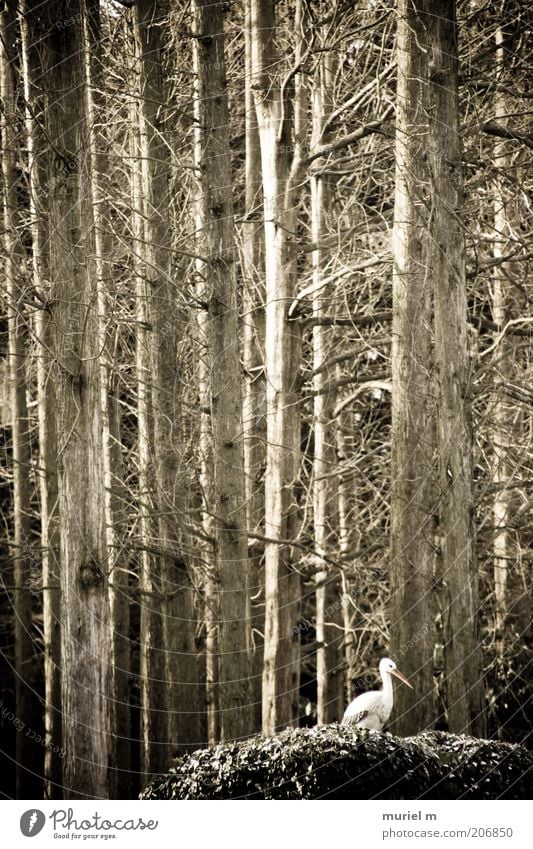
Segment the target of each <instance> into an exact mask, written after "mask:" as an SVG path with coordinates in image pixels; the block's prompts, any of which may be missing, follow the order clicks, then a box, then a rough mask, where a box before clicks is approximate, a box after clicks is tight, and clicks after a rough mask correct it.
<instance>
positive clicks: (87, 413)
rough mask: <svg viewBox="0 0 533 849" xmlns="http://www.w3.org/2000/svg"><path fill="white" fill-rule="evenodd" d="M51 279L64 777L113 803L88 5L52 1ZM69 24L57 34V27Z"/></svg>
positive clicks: (71, 790) (69, 786) (73, 790)
mask: <svg viewBox="0 0 533 849" xmlns="http://www.w3.org/2000/svg"><path fill="white" fill-rule="evenodd" d="M46 14H47V19H48V24H49V35H48V40H47V43H48V49H49V50H50V53H51V61H50V71H49V74H48V75H47V77H48V79H47V85H48V91H49V97H50V99H49V103H48V109H47V115H46V118H47V126H46V129H47V133H48V137H49V140H50V146H51V148H52V153H51V155H50V173H49V180H48V185H49V192H50V197H49V203H50V214H49V222H50V239H51V241H50V278H51V309H52V316H53V322H54V334H53V342H54V353H55V357H56V365H55V375H54V376H55V383H56V401H57V451H58V472H59V493H60V505H59V507H60V532H61V564H62V568H61V626H62V630H61V665H62V673H63V674H62V715H63V748H64V751H65V757H64V761H63V767H64V771H63V783H64V795H65V797H66V798H79V797H97V798H107V797H108V796H109V789H110V775H109V771H110V767H113V766H114V754H113V748H114V747H113V737H112V734H111V730H112V729H111V718H110V705H111V700H112V690H111V676H110V675H109V669H110V667H111V665H112V662H113V654H112V639H111V630H110V622H109V593H108V557H107V547H106V533H105V510H104V504H105V480H104V468H103V463H102V416H101V408H100V400H101V386H100V379H101V374H100V363H99V355H100V351H99V333H98V315H97V305H98V293H97V288H96V273H95V268H94V221H93V215H92V208H91V198H90V193H88V192H87V190H86V188H87V186H89V185H90V179H91V175H90V164H91V163H90V153H89V130H88V119H87V109H86V99H85V85H86V82H85V67H84V66H85V57H84V51H85V50H86V43H85V39H84V21H85V18H86V15H87V11H86V9H85V4H84V3H83V2H81V3H80V2H70V1H69V0H56V2H53V3H49V4H48V5H47V6H46ZM60 20H68V21H69V26H66V27H64V28H61V29H59V28H58V27H56V26H55V22H57V21H60Z"/></svg>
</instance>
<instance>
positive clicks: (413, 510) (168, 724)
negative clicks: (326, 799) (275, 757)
mask: <svg viewBox="0 0 533 849" xmlns="http://www.w3.org/2000/svg"><path fill="white" fill-rule="evenodd" d="M0 10H1V11H0V124H1V169H2V170H1V179H2V183H1V192H0V233H1V240H2V250H1V255H0V292H1V299H0V463H1V466H0V522H1V534H0V711H1V721H0V756H1V763H2V769H1V771H0V793H1V795H2V797H3V798H6V799H10V798H18V799H84V798H85V799H87V798H97V799H132V798H136V797H137V796H138V795H139V794H140V793H142V792H143V789H144V788H146V786H147V785H148V784H149V782H150V780H151V779H153V777H154V776H158V775H162V774H163V773H165V772H166V771H167V770H168V768H169V766H170V764H171V762H172V758H173V757H175V756H177V755H186V754H187V753H190V752H192V751H195V750H198V749H205V748H206V747H209V746H216V745H218V744H227V743H232V742H234V741H247V740H248V738H251V737H252V736H253V735H257V734H262V735H264V737H265V738H266V739H270V738H272V739H273V740H275V738H276V735H277V734H279V733H281V734H286V733H291V729H292V730H293V731H294V730H295V729H303V728H311V727H313V726H326V725H328V726H330V730H328V729H321V728H318V729H317V730H316V732H315V730H313V733H314V734H315V737H314V738H313V740H314V741H315V742H314V743H313V745H316V746H317V747H318V749H320V746H321V745H322V743H321V742H320V741H321V740H322V741H326V740H330V739H331V735H335V734H336V733H337V731H335V728H336V726H335V725H331V724H332V723H333V724H334V723H337V722H340V720H341V719H342V717H343V714H344V711H345V709H346V706H347V705H348V704H349V702H350V701H351V700H352V699H353V698H354V697H356V696H357V695H359V694H360V693H362V692H364V691H366V690H370V689H373V687H374V686H375V684H376V682H379V678H378V675H377V669H378V664H379V661H380V658H382V657H384V656H386V657H389V656H390V657H391V658H393V659H394V660H395V661H396V662H397V663H398V666H399V668H400V669H401V670H402V672H403V674H404V675H405V676H407V678H408V680H409V682H410V683H411V685H412V686H413V689H412V690H411V689H409V688H408V687H405V686H402V685H401V684H399V685H398V686H397V687H396V689H395V702H394V711H393V714H392V721H391V722H390V724H389V725H388V727H387V730H389V731H391V732H392V734H394V735H397V736H398V737H407V736H409V735H416V734H419V733H422V732H427V733H435V734H436V733H440V732H449V733H450V734H456V735H461V734H462V735H469V737H473V738H483V739H488V740H491V741H497V742H500V743H513V744H521V746H523V747H526V748H531V728H532V725H531V715H532V714H531V708H532V696H533V686H532V684H531V674H532V657H533V633H532V617H531V609H532V608H531V598H532V597H531V577H532V565H533V510H532V507H533V491H532V490H533V418H532V408H533V388H532V383H531V373H532V372H531V364H532V361H533V335H532V334H533V328H532V325H533V318H532V310H531V304H532V299H533V283H532V281H531V263H532V260H533V239H532V230H533V209H532V201H531V183H532V167H531V161H532V154H531V151H532V149H533V131H532V129H531V114H532V112H531V97H532V94H531V88H530V86H529V82H530V79H531V71H532V65H531V52H530V49H529V50H528V48H527V44H528V39H529V41H530V39H531V25H532V23H533V21H532V17H533V15H532V10H531V6H530V3H528V2H527V0H496V1H495V2H492V0H489V2H486V0H438V2H432V0H209V2H208V0H190V1H189V0H175V2H170V0H161V2H158V0H101V2H98V1H97V0H94V2H88V0H46V2H42V0H1V2H0ZM339 733H340V732H339ZM343 734H344V735H346V732H345V731H344V732H343ZM321 735H322V736H321ZM328 735H329V736H328ZM283 739H285V738H283ZM287 739H288V738H287ZM343 739H345V738H343ZM243 745H244V744H243ZM272 745H273V746H274V747H275V745H277V744H275V743H273V744H272ZM407 745H408V744H406V746H407ZM405 752H407V749H405ZM321 756H322V757H326V755H324V754H322V755H321ZM199 757H200V756H199ZM406 757H407V755H406ZM406 762H407V761H406ZM186 780H187V779H186V777H185V772H184V781H186ZM332 781H334V779H332ZM309 792H312V791H311V790H310V791H309Z"/></svg>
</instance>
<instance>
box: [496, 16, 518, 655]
mask: <svg viewBox="0 0 533 849" xmlns="http://www.w3.org/2000/svg"><path fill="white" fill-rule="evenodd" d="M496 45H497V51H496V80H497V82H499V78H500V76H501V74H502V72H503V70H504V66H505V50H504V47H503V32H502V30H501V28H498V29H497V31H496ZM505 100H506V98H505V96H504V94H502V93H501V92H499V91H496V94H495V97H494V112H495V117H496V120H497V121H498V123H500V124H504V125H505V120H506V119H505V117H504V116H505V113H506V111H507V110H506V105H505ZM507 144H508V142H505V141H503V142H502V141H496V142H495V143H494V158H493V161H494V167H495V168H496V169H498V171H499V173H497V174H496V176H495V180H494V189H493V192H494V204H493V205H494V248H493V255H494V258H495V259H500V258H501V257H502V256H505V254H507V253H508V252H509V245H508V236H509V222H508V220H507V210H506V202H505V195H504V180H503V176H502V174H504V173H506V172H507V170H508V168H509V166H510V162H509V157H508V156H507V150H506V147H507ZM492 279H493V289H492V291H493V295H492V318H493V321H494V323H495V324H496V325H497V330H496V332H495V335H496V337H499V335H500V334H501V331H502V329H503V327H504V326H505V323H506V322H507V321H508V320H509V318H511V316H510V315H509V297H508V293H507V288H508V281H507V278H506V273H505V267H504V266H503V265H502V264H496V265H495V266H494V271H493V274H492ZM510 345H512V342H510V341H509V339H508V338H507V337H506V336H505V335H504V336H503V338H502V339H501V341H500V345H499V347H498V348H497V351H498V354H499V357H498V374H499V382H500V383H502V384H504V383H506V382H508V381H509V380H510V369H511V362H512V356H511V352H510V351H509V346H510ZM493 421H494V429H493V435H492V445H493V449H494V460H493V469H492V482H493V483H495V484H497V487H496V492H495V496H494V503H493V507H492V516H493V524H494V597H495V602H496V623H495V624H496V643H497V647H498V654H499V656H500V658H502V657H503V652H504V638H503V632H504V628H505V618H506V614H507V577H508V564H509V558H510V556H511V550H510V539H509V531H508V526H509V524H510V515H511V490H510V489H509V488H508V487H507V486H505V481H508V480H509V478H510V477H511V470H510V468H509V463H508V460H507V456H508V450H509V445H510V443H512V439H513V436H512V431H511V428H512V424H511V416H510V415H509V404H508V402H506V400H505V396H502V395H500V397H499V398H498V400H497V402H496V404H495V405H494V410H493Z"/></svg>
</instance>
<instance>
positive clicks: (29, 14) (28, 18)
mask: <svg viewBox="0 0 533 849" xmlns="http://www.w3.org/2000/svg"><path fill="white" fill-rule="evenodd" d="M35 5H36V4H35V3H34V0H28V2H25V3H23V4H22V5H21V10H20V24H21V48H22V73H23V78H24V100H25V119H26V145H27V150H28V174H29V209H30V221H31V239H32V279H33V286H34V289H35V291H36V292H37V293H38V296H39V298H40V299H41V302H42V305H43V308H42V309H36V310H35V313H34V327H35V336H36V338H37V340H38V341H39V347H38V349H37V352H36V372H37V404H38V406H37V409H38V420H39V488H40V517H41V551H42V555H41V556H42V575H43V632H44V688H45V699H44V729H45V749H44V780H45V791H44V793H45V797H46V798H48V799H60V798H61V784H62V746H61V737H62V730H61V631H60V592H59V582H60V573H59V570H60V563H59V548H60V540H59V521H58V519H59V517H58V499H59V493H58V487H57V467H56V458H57V448H56V433H55V411H56V403H55V390H54V385H53V382H52V380H51V379H50V373H51V369H52V358H51V355H50V350H51V346H52V324H51V317H50V313H49V311H48V309H47V308H46V306H47V302H48V296H49V291H48V288H47V284H46V282H45V281H47V280H48V227H47V221H48V212H47V206H48V205H47V192H46V180H45V174H46V170H47V166H46V156H47V153H46V150H47V146H46V139H45V136H44V133H43V132H42V124H41V121H42V116H43V109H44V100H43V99H42V97H41V98H38V97H37V96H36V94H35V92H36V90H38V89H37V85H38V83H37V81H38V77H39V75H40V74H42V72H43V70H44V67H43V66H44V65H45V62H46V59H44V58H43V56H44V54H45V48H44V47H43V45H42V44H41V39H42V32H41V29H40V24H39V21H38V15H37V14H36V12H37V10H36V9H35V8H34V7H35ZM37 5H38V6H40V3H38V4H37ZM36 45H40V48H39V49H37V48H36ZM37 117H39V118H40V119H41V120H40V121H39V120H37Z"/></svg>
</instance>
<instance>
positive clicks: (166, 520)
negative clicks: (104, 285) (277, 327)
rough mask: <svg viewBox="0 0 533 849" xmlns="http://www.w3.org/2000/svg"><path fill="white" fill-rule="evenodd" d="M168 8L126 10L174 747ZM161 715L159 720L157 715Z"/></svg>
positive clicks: (187, 685)
mask: <svg viewBox="0 0 533 849" xmlns="http://www.w3.org/2000/svg"><path fill="white" fill-rule="evenodd" d="M168 13H169V7H168V6H167V4H165V3H156V2H154V0H141V2H139V3H137V4H136V5H135V7H134V10H133V21H134V31H135V38H136V44H137V55H138V60H139V63H140V65H139V71H140V85H141V100H140V104H139V108H140V122H141V124H140V146H141V147H140V152H141V162H142V173H143V203H144V220H145V247H144V253H145V260H146V262H145V268H144V273H145V277H146V280H147V281H148V297H149V301H148V321H149V325H150V327H151V331H150V334H149V336H148V344H149V346H150V351H149V359H150V363H151V389H152V416H153V440H154V443H153V445H154V449H153V461H154V473H155V493H154V496H153V500H154V503H153V507H154V509H155V514H156V516H157V521H156V530H157V538H158V544H159V545H160V546H161V548H162V550H163V552H164V554H162V555H161V556H160V558H159V571H160V573H161V591H162V593H163V611H164V612H163V632H164V646H165V680H166V688H167V690H168V692H167V699H168V717H167V720H168V740H169V742H170V744H171V747H172V748H174V747H177V748H178V751H179V752H183V751H187V750H188V749H191V748H195V747H196V746H197V745H198V743H199V741H200V722H199V719H200V713H199V711H198V702H199V692H198V663H197V658H196V646H195V630H196V623H195V613H194V605H193V587H192V582H191V576H190V567H189V566H188V564H187V563H186V561H185V558H184V555H183V534H184V531H183V527H182V524H181V523H182V517H183V515H184V511H185V508H186V506H187V496H186V492H187V487H186V481H185V478H184V469H183V465H182V453H183V452H182V448H181V446H180V444H179V433H180V416H181V410H180V394H181V389H180V380H179V374H178V360H177V343H178V334H179V332H180V330H182V327H183V316H182V314H181V311H180V310H179V309H178V305H177V293H176V283H175V281H174V279H173V277H172V274H173V273H174V272H173V270H172V269H171V265H170V257H171V244H170V242H171V213H170V161H169V144H168V138H167V136H168V127H167V120H166V119H165V114H166V113H165V109H166V104H167V101H168V95H167V92H166V83H165V71H164V69H165V49H166V42H167V41H168V36H169V33H168ZM162 718H163V717H162Z"/></svg>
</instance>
